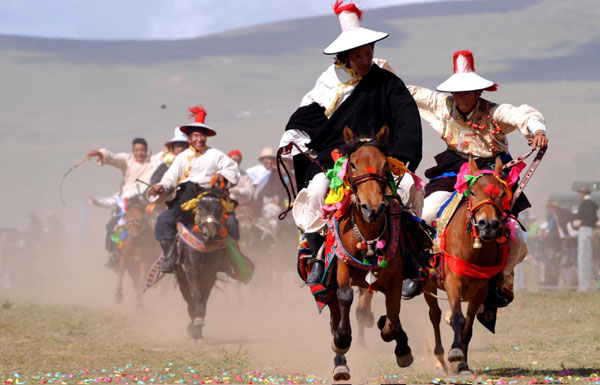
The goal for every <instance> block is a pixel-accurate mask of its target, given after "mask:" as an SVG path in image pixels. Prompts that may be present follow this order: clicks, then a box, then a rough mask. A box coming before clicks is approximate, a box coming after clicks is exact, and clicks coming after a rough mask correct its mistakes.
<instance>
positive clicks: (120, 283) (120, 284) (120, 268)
mask: <svg viewBox="0 0 600 385" xmlns="http://www.w3.org/2000/svg"><path fill="white" fill-rule="evenodd" d="M123 259H124V258H123V257H121V258H120V260H119V264H118V270H117V292H116V293H115V300H116V301H117V303H123V277H124V276H125V263H124V261H123Z"/></svg>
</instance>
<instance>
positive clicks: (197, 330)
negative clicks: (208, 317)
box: [187, 324, 202, 341]
mask: <svg viewBox="0 0 600 385" xmlns="http://www.w3.org/2000/svg"><path fill="white" fill-rule="evenodd" d="M187 332H188V334H189V335H190V340H191V341H198V340H201V339H202V326H194V325H192V324H189V325H188V327H187Z"/></svg>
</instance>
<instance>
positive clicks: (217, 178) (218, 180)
mask: <svg viewBox="0 0 600 385" xmlns="http://www.w3.org/2000/svg"><path fill="white" fill-rule="evenodd" d="M215 182H216V183H218V184H219V185H220V184H221V183H225V178H224V177H223V175H221V174H217V175H216V176H215Z"/></svg>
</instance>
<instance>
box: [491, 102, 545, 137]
mask: <svg viewBox="0 0 600 385" xmlns="http://www.w3.org/2000/svg"><path fill="white" fill-rule="evenodd" d="M492 116H493V119H495V120H496V121H498V124H499V125H500V127H502V131H503V132H504V133H505V134H508V133H509V132H512V131H514V130H519V131H520V132H521V133H522V134H523V135H524V136H525V137H526V138H528V139H529V138H532V137H533V134H534V133H535V131H533V132H532V130H539V129H540V128H539V127H540V126H542V127H544V130H545V121H544V116H543V115H542V114H541V113H540V112H539V111H538V110H536V109H535V108H533V107H530V106H528V105H527V104H522V105H520V106H518V107H515V106H513V105H510V104H499V105H498V106H497V107H496V109H495V110H494V112H493V113H492ZM533 121H536V122H535V123H534V122H533ZM540 123H541V125H540ZM530 127H531V130H530Z"/></svg>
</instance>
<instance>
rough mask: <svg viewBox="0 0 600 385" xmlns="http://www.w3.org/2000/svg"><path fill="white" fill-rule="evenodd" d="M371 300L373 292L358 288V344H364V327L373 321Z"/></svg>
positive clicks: (370, 324) (367, 326)
mask: <svg viewBox="0 0 600 385" xmlns="http://www.w3.org/2000/svg"><path fill="white" fill-rule="evenodd" d="M372 301H373V294H371V293H369V291H368V290H367V289H362V288H360V289H358V304H357V306H356V320H357V321H358V344H359V345H360V346H366V343H365V328H369V327H371V326H373V324H374V323H375V320H374V316H373V311H372V310H371V302H372Z"/></svg>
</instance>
